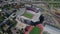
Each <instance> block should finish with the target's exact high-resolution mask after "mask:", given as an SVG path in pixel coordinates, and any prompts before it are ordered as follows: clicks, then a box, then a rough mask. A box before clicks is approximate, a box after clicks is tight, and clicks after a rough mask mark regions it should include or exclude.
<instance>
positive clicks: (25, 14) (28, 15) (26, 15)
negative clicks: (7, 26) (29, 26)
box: [23, 12, 33, 19]
mask: <svg viewBox="0 0 60 34" xmlns="http://www.w3.org/2000/svg"><path fill="white" fill-rule="evenodd" d="M23 16H25V17H27V18H30V19H32V17H33V14H30V13H27V12H26V13H24V14H23Z"/></svg>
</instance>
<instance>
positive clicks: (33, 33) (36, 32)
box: [29, 27, 41, 34]
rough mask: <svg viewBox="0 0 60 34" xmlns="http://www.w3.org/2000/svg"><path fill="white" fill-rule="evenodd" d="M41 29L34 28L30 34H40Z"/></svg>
mask: <svg viewBox="0 0 60 34" xmlns="http://www.w3.org/2000/svg"><path fill="white" fill-rule="evenodd" d="M40 32H41V29H40V28H38V27H34V28H33V29H32V31H31V32H30V33H29V34H40Z"/></svg>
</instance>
